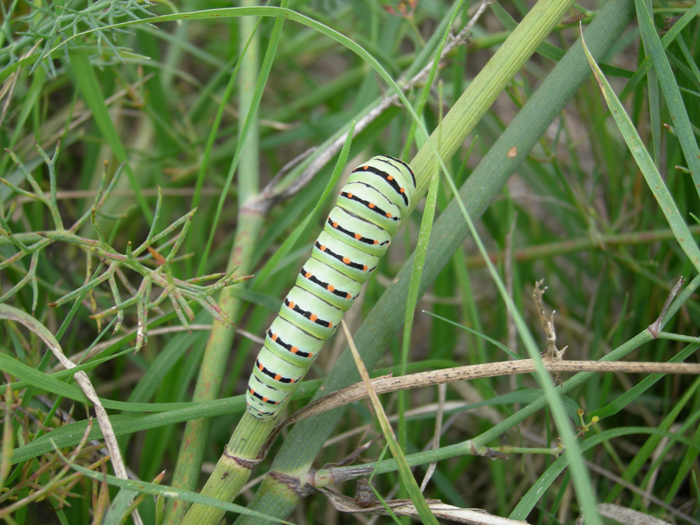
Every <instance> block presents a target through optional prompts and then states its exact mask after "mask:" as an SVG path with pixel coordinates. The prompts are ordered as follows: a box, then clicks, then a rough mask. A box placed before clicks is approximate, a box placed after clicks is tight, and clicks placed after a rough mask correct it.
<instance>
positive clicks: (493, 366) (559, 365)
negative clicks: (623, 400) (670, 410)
mask: <svg viewBox="0 0 700 525" xmlns="http://www.w3.org/2000/svg"><path fill="white" fill-rule="evenodd" d="M543 364H544V367H545V368H546V369H547V370H549V371H550V372H602V373H604V372H616V373H619V372H622V373H629V374H692V375H700V364H694V363H650V362H639V361H559V360H544V361H543ZM533 372H535V362H534V360H532V359H521V360H518V361H499V362H496V363H485V364H481V365H468V366H458V367H455V368H449V369H446V370H445V369H443V370H433V371H429V372H420V373H417V374H409V375H406V376H401V377H393V376H382V377H378V378H375V379H372V382H371V383H372V388H373V389H374V391H375V392H376V393H377V394H386V393H389V392H396V391H400V390H410V389H414V388H422V387H426V386H432V385H440V384H444V383H454V382H456V381H468V380H472V379H480V378H485V377H497V376H507V375H514V374H529V373H533ZM368 395H369V394H368V393H367V389H366V388H365V386H364V385H363V384H362V383H355V384H354V385H350V386H347V387H345V388H343V389H341V390H337V391H336V392H333V393H332V394H329V395H327V396H324V397H322V398H320V399H318V400H317V401H314V402H313V403H310V404H308V405H307V406H305V407H304V408H302V409H301V410H298V411H297V412H295V413H294V414H293V415H291V416H290V417H289V418H287V419H286V420H285V421H283V422H282V423H280V424H279V425H278V426H277V429H275V434H274V435H273V436H272V437H271V438H270V442H268V445H269V444H270V443H271V442H272V441H273V440H274V437H275V436H276V435H277V432H279V430H280V429H281V428H282V427H285V426H287V425H291V424H293V423H297V422H299V421H301V420H304V419H307V418H309V417H312V416H316V415H318V414H321V413H323V412H328V411H329V410H332V409H334V408H338V407H340V406H344V405H348V404H350V403H354V402H355V401H359V400H360V399H364V398H366V397H368Z"/></svg>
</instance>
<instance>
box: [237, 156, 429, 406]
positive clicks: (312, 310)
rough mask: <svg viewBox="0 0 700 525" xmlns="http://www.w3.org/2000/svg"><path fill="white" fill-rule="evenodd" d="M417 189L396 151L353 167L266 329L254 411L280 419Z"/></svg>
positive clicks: (251, 401)
mask: <svg viewBox="0 0 700 525" xmlns="http://www.w3.org/2000/svg"><path fill="white" fill-rule="evenodd" d="M415 194H416V179H415V175H414V174H413V171H412V170H411V168H410V167H409V166H408V164H406V163H404V162H402V161H400V160H398V159H395V158H393V157H389V156H386V155H379V156H377V157H374V158H372V159H370V160H369V161H367V162H366V163H364V164H362V165H360V166H358V167H357V168H355V170H353V172H352V174H351V175H350V178H349V179H348V183H347V184H346V185H345V186H344V187H343V188H342V190H341V191H340V193H339V195H338V201H337V203H336V206H335V207H334V208H333V209H332V210H331V212H330V214H329V215H328V218H327V219H326V223H325V225H324V229H323V231H322V232H321V234H320V235H319V237H318V239H317V240H316V242H315V243H314V248H313V251H312V254H311V257H310V258H309V259H308V260H307V261H306V262H305V263H304V265H303V267H302V269H301V271H300V272H299V276H298V277H297V281H296V284H295V285H294V287H293V288H292V289H291V290H290V292H289V293H288V294H287V297H285V299H284V301H283V304H282V307H281V308H280V312H279V315H278V316H277V317H276V318H275V320H274V321H273V322H272V325H271V326H270V328H269V329H268V330H267V332H266V334H265V343H264V345H263V347H262V349H261V350H260V353H259V354H258V357H257V359H256V361H255V366H254V368H253V373H252V374H251V376H250V380H249V382H248V389H247V391H246V405H247V410H248V412H249V413H250V414H251V415H252V416H253V417H256V418H258V419H262V420H272V419H275V418H276V417H278V415H279V412H280V409H281V408H282V406H284V404H285V402H286V401H287V399H288V398H289V395H290V394H291V393H292V392H293V391H294V389H295V388H296V385H297V384H298V383H299V382H300V381H301V380H302V379H303V377H304V375H305V374H306V372H307V371H308V369H309V367H310V366H311V364H312V363H313V361H314V359H316V356H317V355H318V352H319V351H320V350H321V348H322V347H323V343H324V342H325V340H326V339H328V338H329V337H330V336H331V335H332V334H333V332H335V330H336V329H337V328H338V325H339V324H340V321H341V320H342V318H343V314H344V313H345V312H346V311H347V310H348V309H349V308H350V307H351V306H352V304H353V302H354V301H355V299H356V298H357V296H358V295H359V293H360V290H361V288H362V285H363V284H364V283H365V282H366V281H367V279H369V277H370V275H371V274H372V272H373V271H374V270H375V268H376V267H377V264H378V262H379V258H380V257H382V256H383V255H384V253H386V250H387V248H388V247H389V245H390V244H391V239H392V238H393V236H394V235H395V234H396V232H397V231H398V230H399V228H400V226H401V220H402V218H403V217H405V215H406V212H407V210H408V207H409V206H410V204H411V202H412V200H413V199H414V198H415Z"/></svg>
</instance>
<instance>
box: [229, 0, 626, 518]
mask: <svg viewBox="0 0 700 525" xmlns="http://www.w3.org/2000/svg"><path fill="white" fill-rule="evenodd" d="M540 4H547V5H549V6H550V8H551V9H558V11H557V12H558V13H559V14H558V15H556V16H548V17H547V19H548V20H549V23H554V22H556V20H558V19H559V17H560V16H561V15H562V13H563V12H564V10H565V8H566V4H565V2H547V1H545V2H541V3H540ZM540 4H538V6H540ZM538 6H536V7H535V8H533V11H532V12H531V14H533V13H535V14H537V16H539V11H538ZM529 16H530V15H528V17H529ZM631 16H632V2H631V0H611V1H610V2H608V3H607V4H606V5H605V6H604V8H603V10H602V11H601V13H600V14H599V15H598V16H597V17H596V19H595V21H594V22H593V23H592V24H591V26H590V27H589V28H588V29H587V30H586V41H587V42H590V43H591V45H592V46H593V47H595V49H594V50H592V52H593V54H594V56H596V57H598V58H599V57H601V56H603V55H604V54H605V53H606V52H607V50H609V49H610V47H611V46H612V45H613V43H614V42H615V41H616V40H617V39H618V38H619V36H620V35H621V34H622V31H623V30H624V29H625V27H626V26H627V24H628V23H629V20H630V19H631ZM526 22H528V23H529V24H530V27H532V20H529V21H528V18H526V19H525V20H524V21H523V22H522V24H521V26H523V25H526ZM532 31H533V32H528V33H527V36H525V37H524V38H523V33H522V32H520V33H519V35H520V36H521V38H523V41H521V42H520V45H522V46H526V47H528V46H535V47H536V46H537V45H538V43H539V42H540V41H541V40H540V39H541V38H542V37H543V36H544V35H545V34H546V31H544V32H542V31H543V28H541V29H540V30H539V31H537V32H534V29H533V30H532ZM514 35H515V33H514ZM538 37H539V38H538ZM509 40H510V39H509ZM516 47H517V46H516ZM504 48H505V49H507V50H508V51H507V52H511V51H512V46H508V47H506V46H505V45H504V47H503V48H501V49H504ZM530 49H534V48H532V47H530ZM499 53H500V51H499ZM499 53H497V54H496V55H495V56H494V57H493V59H492V62H493V61H495V60H496V58H497V57H499V58H500V59H501V62H500V65H498V66H496V65H491V62H490V63H489V65H488V66H487V67H486V68H485V69H484V70H482V73H481V74H480V75H479V77H481V75H482V74H484V72H489V73H493V74H495V77H497V78H498V79H500V80H499V82H504V81H505V78H504V76H503V70H502V69H501V68H505V67H506V65H505V64H503V61H502V59H503V56H502V55H499ZM519 53H520V51H519ZM511 67H512V65H511ZM514 73H515V72H514V71H512V70H511V71H510V74H509V75H508V76H507V78H511V77H512V75H513V74H514ZM589 75H590V68H589V67H588V66H587V63H586V59H585V57H584V55H583V52H582V49H581V46H580V43H577V44H576V45H575V46H573V47H572V49H571V50H569V52H568V53H567V55H566V56H565V57H564V58H563V59H562V60H561V62H560V63H559V64H558V65H557V66H556V68H555V69H554V71H553V72H552V74H550V76H549V77H548V78H547V80H546V81H545V82H544V83H543V85H542V86H541V87H540V89H539V90H538V91H537V92H536V93H535V95H534V96H533V97H532V99H531V100H530V101H529V102H528V103H527V105H526V106H525V107H524V108H523V109H522V110H521V112H520V113H519V114H518V116H517V117H516V118H515V119H514V120H513V122H512V123H511V125H510V126H509V127H508V129H507V130H506V131H505V132H504V133H503V135H502V136H501V137H500V138H499V140H498V141H497V142H496V144H495V145H494V146H493V147H492V148H491V150H490V151H489V153H488V155H487V156H486V157H485V158H484V159H483V160H482V161H481V163H480V164H479V166H478V167H477V168H476V169H475V170H474V172H473V173H472V175H471V177H469V179H468V180H467V182H466V184H465V185H464V186H463V187H462V189H461V190H460V198H461V199H462V200H463V202H464V204H465V206H466V208H467V211H468V212H469V214H470V216H471V217H472V220H473V221H476V220H477V219H478V218H479V217H480V216H481V214H482V213H483V212H484V210H485V209H486V207H487V206H488V204H489V203H490V202H491V200H492V199H493V198H494V197H495V196H496V195H497V194H498V193H499V192H500V191H501V188H502V187H503V185H504V184H505V182H506V181H507V180H508V178H509V177H510V175H511V174H512V173H513V172H514V171H515V169H516V168H517V166H518V165H519V164H520V163H521V162H522V161H523V160H524V159H525V157H526V156H527V155H528V153H529V151H530V150H531V149H532V147H533V146H534V145H535V144H536V143H537V141H538V140H539V138H540V136H541V135H542V134H543V133H544V132H545V130H546V129H547V128H548V127H549V126H550V124H551V123H552V121H553V120H554V119H555V118H556V117H557V115H558V114H559V112H560V111H561V109H562V108H563V107H564V105H565V104H566V103H567V102H568V100H569V99H570V98H571V97H572V96H573V95H574V93H575V92H576V91H577V90H578V88H579V87H580V86H581V84H582V83H583V82H584V81H585V80H586V78H588V76H589ZM487 85H488V84H484V82H483V81H481V80H479V79H478V78H477V79H475V80H474V82H473V83H472V85H471V87H470V88H469V89H467V91H466V92H465V94H464V95H463V96H462V97H461V98H460V101H459V102H458V103H457V105H456V106H455V108H454V109H453V110H452V111H451V112H450V113H449V114H448V116H447V117H446V119H445V121H443V124H442V125H443V126H447V125H448V124H449V125H450V126H454V127H455V128H458V129H459V131H458V133H459V134H460V136H461V137H460V138H459V139H457V138H452V139H450V140H449V143H448V142H447V141H443V143H441V144H440V151H441V152H442V154H443V155H446V157H445V160H446V159H447V158H448V157H449V156H450V155H451V154H452V153H453V152H454V150H453V149H452V148H456V147H458V146H459V145H460V144H461V143H462V142H463V141H464V139H465V135H464V134H465V133H468V131H469V129H471V128H467V127H466V126H465V125H464V123H463V122H464V121H467V120H468V121H470V122H476V121H478V120H479V118H480V115H481V114H482V113H481V109H480V108H479V107H478V106H475V102H474V101H475V100H481V103H483V101H484V100H486V99H490V98H491V97H485V96H484V95H483V94H482V93H480V91H482V90H484V89H486V87H485V86H487ZM488 86H490V85H488ZM473 89H475V90H476V91H477V92H476V93H475V92H473ZM489 89H491V88H490V87H489ZM457 110H459V113H458V112H457ZM484 111H485V110H484ZM471 112H477V113H478V115H473V114H471ZM462 119H464V121H463V120H462ZM442 132H443V136H445V135H448V134H451V133H452V132H453V130H452V129H449V128H446V127H445V128H444V129H443V130H442ZM436 133H438V131H436ZM513 151H515V152H516V155H515V156H513V155H512V152H513ZM419 158H420V159H423V160H421V164H420V166H421V168H418V169H417V170H416V171H417V173H419V174H420V177H421V182H422V185H421V187H423V188H425V187H426V185H427V179H428V174H429V173H431V172H432V171H431V170H432V167H431V166H429V164H428V160H427V159H429V158H430V154H429V152H427V151H426V152H424V150H421V152H419V154H418V156H417V157H416V161H415V162H414V163H412V165H413V166H414V167H416V166H418V165H419V164H418V163H417V161H418V159H419ZM421 170H425V171H421ZM467 233H468V227H467V225H466V223H465V222H464V220H463V218H462V215H461V211H460V210H459V207H458V205H457V204H456V203H455V202H452V203H451V204H450V205H449V206H448V208H447V209H446V210H445V212H444V213H443V214H442V215H441V216H440V218H439V219H438V221H437V222H436V224H435V227H434V229H433V235H432V237H431V239H432V240H431V243H430V247H429V249H428V251H429V253H431V257H430V258H428V260H426V265H425V268H424V271H423V276H422V281H421V287H420V294H421V295H422V294H423V293H424V292H425V290H426V289H427V288H428V286H430V284H431V283H432V282H433V280H434V279H435V277H436V276H437V275H438V273H439V272H440V270H441V269H442V268H443V266H444V265H445V264H447V263H448V262H449V261H450V259H451V257H452V254H453V252H454V251H455V250H456V249H457V248H458V247H459V246H460V245H461V243H462V242H463V240H464V238H465V237H466V235H467ZM412 261H413V258H412V257H411V258H410V259H409V260H408V261H406V264H405V265H404V267H403V269H402V271H401V272H400V273H399V275H398V278H397V282H396V284H394V285H393V286H391V287H390V288H389V289H388V290H387V291H386V293H384V295H383V296H382V297H381V299H380V300H379V302H378V303H377V305H376V306H375V308H374V309H373V311H372V312H371V313H370V314H369V315H368V318H367V320H366V321H365V323H364V324H363V325H362V327H361V328H360V330H359V331H358V332H357V334H356V335H355V344H356V345H357V347H358V349H360V352H361V354H362V358H363V361H364V362H365V364H366V366H367V367H368V368H369V367H373V366H374V365H375V363H376V362H377V361H378V359H379V358H380V356H381V354H382V351H383V349H384V348H385V346H386V345H387V344H388V343H389V341H390V340H391V338H392V337H394V336H395V334H396V331H397V330H398V329H399V327H400V326H401V323H402V322H403V310H402V309H401V305H402V304H404V303H405V299H406V295H407V290H408V283H409V280H410V273H411V266H412V264H413V263H412ZM351 359H352V358H351V356H350V355H349V352H347V351H346V352H345V353H344V354H343V355H341V357H340V358H339V360H338V362H337V363H336V365H335V366H334V367H333V369H332V370H331V371H330V373H329V375H328V378H327V380H326V381H325V382H324V385H323V387H322V389H320V390H322V391H323V393H324V394H327V393H329V392H332V391H335V390H337V389H339V388H342V387H344V386H347V385H348V384H350V383H352V382H355V381H357V372H356V371H354V369H353V366H352V362H351ZM343 413H344V409H336V410H333V411H331V412H328V413H326V414H322V415H320V416H316V417H313V418H310V419H308V420H305V421H302V422H300V423H299V424H297V425H296V426H295V427H294V429H293V430H292V432H291V433H290V434H289V436H288V437H287V438H286V439H285V441H284V443H283V445H282V448H281V449H280V452H279V453H278V454H277V457H276V458H275V461H274V463H273V465H272V468H271V470H272V471H274V472H275V474H276V475H275V476H268V478H267V479H266V480H265V481H264V482H263V485H262V486H261V488H260V490H259V491H258V494H257V495H256V497H255V499H254V501H253V503H252V505H251V506H250V508H252V509H256V510H260V509H264V512H265V513H266V514H269V515H271V516H276V517H280V518H284V517H286V516H287V515H288V514H289V513H290V512H292V511H293V510H294V508H295V507H296V505H297V504H298V503H299V501H300V497H301V496H300V495H299V494H296V493H294V492H292V491H291V490H289V487H290V484H289V483H286V482H285V483H281V482H280V479H281V478H282V477H284V476H294V477H297V478H301V477H302V476H304V475H306V474H307V473H308V471H309V469H310V468H311V464H312V462H313V460H314V458H315V457H316V455H317V454H318V451H319V450H320V448H321V446H322V445H323V443H324V441H325V440H326V439H327V438H328V436H329V435H330V433H331V432H332V430H333V428H334V426H335V425H336V424H337V422H338V421H339V420H340V418H341V417H342V415H343ZM247 522H248V520H247V518H246V517H245V516H241V517H239V519H238V521H237V523H247Z"/></svg>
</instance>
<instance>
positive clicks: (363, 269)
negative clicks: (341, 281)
mask: <svg viewBox="0 0 700 525" xmlns="http://www.w3.org/2000/svg"><path fill="white" fill-rule="evenodd" d="M362 271H363V272H366V271H367V265H366V264H363V265H362Z"/></svg>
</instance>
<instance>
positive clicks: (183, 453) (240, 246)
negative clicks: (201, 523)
mask: <svg viewBox="0 0 700 525" xmlns="http://www.w3.org/2000/svg"><path fill="white" fill-rule="evenodd" d="M248 3H249V4H251V3H254V2H252V0H249V1H248ZM240 24H241V33H240V47H241V49H245V46H246V44H248V41H249V40H251V41H250V44H249V45H248V47H247V51H246V53H245V55H244V56H243V57H242V60H243V63H242V65H241V75H240V95H239V112H240V122H241V123H243V122H246V121H247V120H248V119H252V121H251V124H250V126H249V128H248V130H247V133H246V134H245V136H242V135H241V136H239V141H240V142H241V144H242V147H243V148H245V150H246V151H257V150H258V128H257V121H256V119H255V116H254V114H253V115H251V116H249V114H248V113H249V111H251V108H256V107H257V104H256V103H255V102H254V96H255V93H256V91H255V84H256V82H257V80H258V75H259V73H260V67H259V51H258V49H259V46H258V40H257V37H256V36H255V35H254V32H255V28H256V26H257V20H256V19H255V18H253V17H242V18H241V19H240ZM243 128H244V126H243V125H242V124H241V126H240V127H239V133H240V134H243V133H244V129H243ZM258 175H259V170H258V159H257V156H256V155H245V156H243V158H242V160H241V161H240V163H239V165H238V206H239V210H240V212H239V214H238V225H237V231H236V238H235V240H234V244H233V252H232V254H231V258H230V260H229V264H228V268H227V271H231V270H232V269H233V268H235V267H236V266H238V267H239V269H238V275H245V274H247V273H249V272H250V271H251V270H252V268H251V259H252V255H253V250H254V247H255V243H256V241H257V239H258V237H259V233H260V231H261V230H262V227H263V224H264V216H262V215H261V214H259V213H256V212H253V211H250V210H248V209H246V207H245V202H246V201H247V200H248V199H249V198H251V197H254V196H256V195H257V193H258V191H259V189H258V188H259V184H258ZM219 306H220V307H221V309H222V310H223V311H224V312H225V313H226V314H227V315H228V316H229V318H230V319H234V320H235V319H236V318H237V316H238V313H239V310H240V307H241V302H240V300H239V299H235V298H234V297H233V295H232V294H231V292H230V291H228V290H223V291H222V294H221V299H220V300H219ZM234 333H235V330H234V328H233V327H232V326H224V325H222V324H220V323H214V324H213V326H212V331H211V335H210V336H209V341H207V346H206V349H205V351H204V357H203V359H202V366H201V368H200V370H199V376H198V377H197V385H196V387H195V392H194V396H193V399H192V400H193V401H211V400H213V399H216V398H217V397H218V395H219V390H220V388H221V382H222V379H223V375H224V371H225V370H226V361H227V360H228V356H229V350H230V348H231V345H232V343H233V337H234ZM210 424H211V420H209V419H195V420H192V421H188V422H187V425H186V426H185V433H184V435H183V438H182V444H181V446H180V453H179V454H178V461H177V464H176V466H175V473H174V475H173V482H172V485H173V486H174V487H177V488H184V489H187V490H195V489H196V486H197V482H198V480H199V474H200V469H201V465H202V457H203V456H204V448H205V447H206V445H207V443H208V437H209V426H210ZM187 506H188V504H187V503H186V502H184V501H181V500H177V499H175V498H173V499H171V500H170V501H169V502H168V508H167V509H166V514H165V518H166V519H165V521H166V523H179V522H180V521H181V520H182V518H183V517H184V515H185V512H186V511H187Z"/></svg>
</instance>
